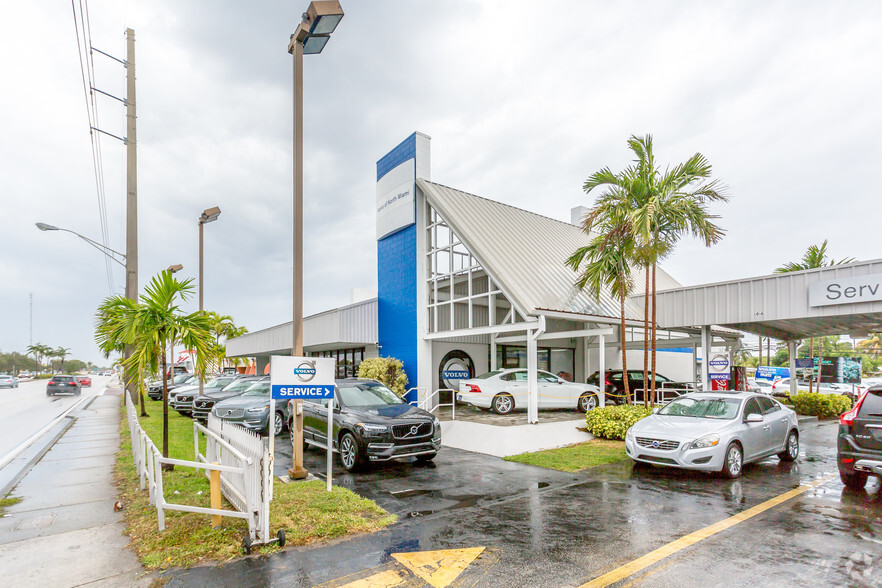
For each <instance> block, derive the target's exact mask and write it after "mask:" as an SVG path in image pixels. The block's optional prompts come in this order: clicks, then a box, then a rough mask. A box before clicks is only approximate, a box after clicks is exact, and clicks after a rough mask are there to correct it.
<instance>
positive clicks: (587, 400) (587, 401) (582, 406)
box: [579, 392, 597, 412]
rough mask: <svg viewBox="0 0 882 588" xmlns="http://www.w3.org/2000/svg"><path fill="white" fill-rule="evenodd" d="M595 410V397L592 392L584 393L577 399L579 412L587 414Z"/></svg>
mask: <svg viewBox="0 0 882 588" xmlns="http://www.w3.org/2000/svg"><path fill="white" fill-rule="evenodd" d="M595 408H597V395H596V394H594V393H593V392H585V393H584V394H582V395H581V396H580V397H579V410H580V411H582V412H588V411H589V410H594V409H595Z"/></svg>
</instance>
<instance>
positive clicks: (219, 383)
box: [205, 378, 231, 388]
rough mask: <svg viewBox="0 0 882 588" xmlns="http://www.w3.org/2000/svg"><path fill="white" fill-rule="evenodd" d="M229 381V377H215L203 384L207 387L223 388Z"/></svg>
mask: <svg viewBox="0 0 882 588" xmlns="http://www.w3.org/2000/svg"><path fill="white" fill-rule="evenodd" d="M230 381H231V379H230V378H215V379H213V380H210V381H209V382H208V383H207V384H205V386H206V387H207V388H223V387H224V386H226V385H227V384H229V383H230Z"/></svg>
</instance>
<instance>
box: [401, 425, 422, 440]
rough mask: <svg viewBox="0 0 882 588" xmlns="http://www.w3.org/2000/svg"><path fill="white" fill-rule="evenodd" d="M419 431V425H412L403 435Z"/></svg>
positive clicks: (409, 435) (411, 434)
mask: <svg viewBox="0 0 882 588" xmlns="http://www.w3.org/2000/svg"><path fill="white" fill-rule="evenodd" d="M419 431H420V426H419V425H414V426H412V427H411V428H410V431H408V432H407V433H406V434H405V435H404V436H405V437H411V436H413V435H416V434H417V433H419Z"/></svg>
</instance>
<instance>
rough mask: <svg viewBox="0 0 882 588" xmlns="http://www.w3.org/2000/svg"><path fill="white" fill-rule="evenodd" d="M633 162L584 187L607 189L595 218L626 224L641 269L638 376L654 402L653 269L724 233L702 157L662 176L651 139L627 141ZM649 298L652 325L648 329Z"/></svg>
mask: <svg viewBox="0 0 882 588" xmlns="http://www.w3.org/2000/svg"><path fill="white" fill-rule="evenodd" d="M628 147H629V149H630V150H631V151H632V152H633V153H634V156H635V159H634V163H633V164H632V165H630V166H628V167H627V168H625V169H624V170H622V171H621V172H619V173H618V174H615V173H613V172H612V171H610V169H609V168H603V169H601V170H599V171H598V172H595V173H594V174H592V175H591V176H590V177H589V178H588V180H587V181H586V182H585V184H584V189H585V191H586V192H591V191H592V190H593V189H595V188H598V187H604V188H606V190H605V191H604V193H603V194H602V195H601V196H600V197H599V198H598V199H597V203H596V206H595V209H597V210H598V215H599V216H600V217H607V216H609V217H610V218H611V219H613V222H616V223H619V224H625V223H626V224H627V226H628V230H629V232H630V235H631V238H632V239H633V240H634V245H633V258H632V259H633V261H634V262H636V264H637V265H639V266H640V267H642V268H643V271H644V281H645V299H644V336H643V339H644V343H643V373H644V378H643V381H644V388H645V387H646V386H647V381H649V382H650V384H649V385H650V390H649V394H646V390H644V402H645V403H648V396H651V397H652V401H653V402H654V401H655V363H656V344H655V337H656V331H657V321H656V311H655V302H656V278H655V274H656V266H657V265H658V262H659V261H661V260H662V259H664V258H665V257H666V256H667V255H669V254H670V253H671V252H672V251H673V249H674V247H675V246H676V244H677V242H678V241H679V240H680V239H682V238H683V237H684V236H685V235H692V236H695V237H698V238H700V239H702V240H703V241H704V242H705V245H706V246H708V247H709V246H711V245H713V244H714V243H716V242H717V241H719V240H720V239H722V237H723V235H724V234H725V231H724V230H723V229H721V228H720V227H719V226H717V225H716V224H714V222H713V220H714V219H716V218H718V217H717V216H716V215H712V214H710V212H709V211H708V204H710V203H712V202H726V201H727V200H728V199H727V197H726V196H725V195H724V194H723V188H722V186H721V184H720V182H719V180H709V179H708V178H710V175H711V165H710V163H708V161H707V159H706V158H705V157H704V155H702V154H701V153H696V154H695V155H693V156H692V157H690V158H689V159H687V160H686V161H685V162H684V163H681V164H679V165H676V166H674V167H673V168H667V169H665V170H664V172H662V171H661V170H660V169H659V167H658V166H657V165H656V162H655V154H654V151H653V144H652V136H651V135H646V136H644V137H637V136H635V135H632V136H631V137H630V138H629V139H628ZM650 300H651V302H652V317H651V322H652V327H651V330H650ZM650 342H651V348H652V378H651V380H650V379H649V373H648V372H649V363H650V361H649V350H650Z"/></svg>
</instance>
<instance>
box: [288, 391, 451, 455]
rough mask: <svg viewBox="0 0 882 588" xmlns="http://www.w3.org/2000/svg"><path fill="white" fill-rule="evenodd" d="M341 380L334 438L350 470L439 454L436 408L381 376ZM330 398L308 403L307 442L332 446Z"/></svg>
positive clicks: (305, 417) (305, 409)
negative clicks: (411, 399)
mask: <svg viewBox="0 0 882 588" xmlns="http://www.w3.org/2000/svg"><path fill="white" fill-rule="evenodd" d="M336 385H337V388H336V390H335V394H334V429H333V434H332V439H333V442H334V448H335V449H337V450H338V451H339V455H340V463H341V464H342V465H343V467H344V468H346V470H347V471H350V472H352V471H355V470H358V469H359V468H361V467H363V466H364V465H366V464H368V463H371V462H378V461H388V460H390V459H398V458H402V457H415V458H416V459H417V460H418V461H430V460H432V459H434V458H435V455H436V454H437V453H438V450H439V449H441V423H440V422H438V419H437V418H436V417H435V416H433V415H432V414H431V413H429V412H427V411H425V410H423V409H421V408H417V407H416V406H413V405H410V404H407V403H406V402H405V401H404V400H402V399H401V398H399V397H398V395H397V394H395V392H393V391H392V390H390V389H389V388H387V387H386V386H385V385H384V384H382V383H380V382H378V381H376V380H364V379H357V378H347V379H343V380H337V381H336ZM327 402H328V401H327V400H325V401H304V402H303V440H304V442H306V443H309V444H312V445H318V446H324V447H327V437H328V408H327V407H328V404H327ZM288 412H289V414H290V413H291V411H290V410H289V411H288Z"/></svg>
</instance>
